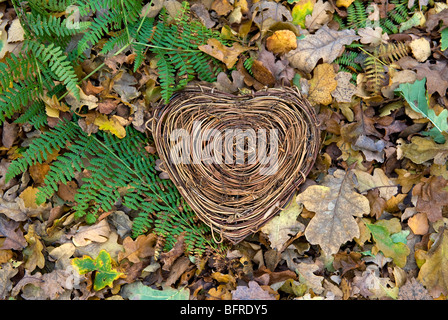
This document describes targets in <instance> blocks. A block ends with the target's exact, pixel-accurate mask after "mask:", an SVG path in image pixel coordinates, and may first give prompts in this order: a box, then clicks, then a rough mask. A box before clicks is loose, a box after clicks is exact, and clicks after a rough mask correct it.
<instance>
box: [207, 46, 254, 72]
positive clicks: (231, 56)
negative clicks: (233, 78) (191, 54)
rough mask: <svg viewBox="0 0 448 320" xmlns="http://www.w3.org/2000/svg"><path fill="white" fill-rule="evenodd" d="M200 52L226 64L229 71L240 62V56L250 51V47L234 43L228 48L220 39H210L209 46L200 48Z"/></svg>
mask: <svg viewBox="0 0 448 320" xmlns="http://www.w3.org/2000/svg"><path fill="white" fill-rule="evenodd" d="M198 48H199V50H201V51H202V52H205V53H206V54H208V55H211V56H212V57H214V58H216V59H218V60H219V61H222V62H224V63H225V65H226V67H227V68H228V69H231V68H232V67H233V66H234V65H235V63H236V62H237V61H238V56H239V55H240V54H241V53H242V52H244V51H247V50H249V49H250V48H249V47H243V46H242V45H240V44H239V43H234V44H233V45H232V46H231V47H226V46H225V45H223V44H222V43H221V42H219V40H218V39H208V40H207V44H205V45H202V46H199V47H198Z"/></svg>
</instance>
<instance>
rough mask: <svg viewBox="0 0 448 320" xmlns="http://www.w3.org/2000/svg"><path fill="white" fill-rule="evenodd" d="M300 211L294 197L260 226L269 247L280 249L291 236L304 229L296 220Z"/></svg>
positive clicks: (300, 207) (300, 208)
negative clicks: (278, 212) (266, 237)
mask: <svg viewBox="0 0 448 320" xmlns="http://www.w3.org/2000/svg"><path fill="white" fill-rule="evenodd" d="M301 212H302V206H300V205H299V204H298V203H297V201H296V197H294V198H293V199H292V200H291V202H290V203H289V204H288V205H287V206H286V207H285V209H284V210H283V211H281V212H280V214H279V215H277V216H276V217H274V218H273V219H272V220H271V221H269V222H268V223H266V224H265V225H264V226H263V227H262V228H261V231H262V232H263V233H265V234H266V235H267V236H268V238H269V242H270V243H271V248H273V249H277V251H280V250H281V249H282V248H283V245H284V244H285V242H286V241H288V240H289V238H290V237H291V236H294V235H295V234H297V233H298V232H301V231H303V230H305V226H304V225H303V224H302V223H300V222H299V221H297V217H298V216H299V215H300V213H301Z"/></svg>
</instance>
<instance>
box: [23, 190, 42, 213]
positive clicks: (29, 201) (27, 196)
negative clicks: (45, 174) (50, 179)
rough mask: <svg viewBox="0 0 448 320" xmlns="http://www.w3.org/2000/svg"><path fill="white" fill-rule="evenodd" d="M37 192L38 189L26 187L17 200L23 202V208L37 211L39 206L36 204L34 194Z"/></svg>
mask: <svg viewBox="0 0 448 320" xmlns="http://www.w3.org/2000/svg"><path fill="white" fill-rule="evenodd" d="M38 191H39V189H38V188H34V187H28V188H26V189H25V190H23V191H22V193H21V194H20V196H19V198H21V199H22V200H23V203H24V205H25V207H27V208H33V209H37V208H39V205H37V204H36V194H37V192H38Z"/></svg>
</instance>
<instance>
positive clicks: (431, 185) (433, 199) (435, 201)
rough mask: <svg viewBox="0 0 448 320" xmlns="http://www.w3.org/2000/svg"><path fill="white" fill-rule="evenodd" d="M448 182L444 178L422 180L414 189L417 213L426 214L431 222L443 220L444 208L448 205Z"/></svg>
mask: <svg viewBox="0 0 448 320" xmlns="http://www.w3.org/2000/svg"><path fill="white" fill-rule="evenodd" d="M447 186H448V181H447V180H446V179H444V178H443V177H440V176H439V177H435V176H430V177H429V178H422V179H421V182H419V183H418V184H416V185H415V186H414V188H413V189H412V200H413V202H414V205H415V208H416V209H417V212H424V213H426V216H427V217H428V220H429V221H430V222H435V221H437V220H440V219H442V208H443V206H446V205H448V190H446V187H447Z"/></svg>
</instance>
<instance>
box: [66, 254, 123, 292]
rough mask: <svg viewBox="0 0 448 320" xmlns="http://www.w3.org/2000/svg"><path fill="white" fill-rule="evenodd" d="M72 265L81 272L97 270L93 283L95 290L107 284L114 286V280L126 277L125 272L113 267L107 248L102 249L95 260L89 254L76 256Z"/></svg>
mask: <svg viewBox="0 0 448 320" xmlns="http://www.w3.org/2000/svg"><path fill="white" fill-rule="evenodd" d="M72 265H73V267H75V268H76V269H77V271H78V273H79V274H86V273H88V272H92V271H96V272H95V280H94V283H93V289H94V290H95V291H98V290H101V289H103V288H105V287H106V286H109V287H111V288H112V283H113V282H114V280H116V279H118V278H122V277H124V274H123V273H121V272H119V271H117V270H116V269H114V268H113V260H112V258H111V257H110V255H109V253H107V252H106V251H105V250H101V251H100V253H99V254H98V257H97V258H96V259H95V260H94V259H92V258H91V257H89V256H83V257H82V258H74V259H73V260H72Z"/></svg>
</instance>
